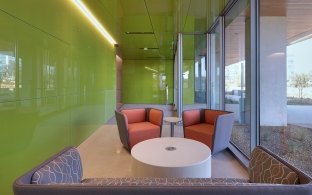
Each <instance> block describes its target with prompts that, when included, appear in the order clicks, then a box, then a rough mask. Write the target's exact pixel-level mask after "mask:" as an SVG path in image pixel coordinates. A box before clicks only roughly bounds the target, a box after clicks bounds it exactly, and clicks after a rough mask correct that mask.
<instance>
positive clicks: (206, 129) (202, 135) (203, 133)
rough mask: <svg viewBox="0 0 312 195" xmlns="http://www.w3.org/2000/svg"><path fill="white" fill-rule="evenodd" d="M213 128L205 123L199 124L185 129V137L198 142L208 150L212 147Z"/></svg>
mask: <svg viewBox="0 0 312 195" xmlns="http://www.w3.org/2000/svg"><path fill="white" fill-rule="evenodd" d="M213 134H214V126H213V125H210V124H207V123H199V124H196V125H191V126H188V127H185V137H187V138H189V139H194V140H197V141H200V142H202V143H204V144H206V145H207V146H209V147H210V148H211V147H212V145H213Z"/></svg>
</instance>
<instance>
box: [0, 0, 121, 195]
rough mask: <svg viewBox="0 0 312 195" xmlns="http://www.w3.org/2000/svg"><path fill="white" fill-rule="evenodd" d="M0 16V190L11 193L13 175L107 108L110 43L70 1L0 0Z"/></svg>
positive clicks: (99, 120)
mask: <svg viewBox="0 0 312 195" xmlns="http://www.w3.org/2000/svg"><path fill="white" fill-rule="evenodd" d="M96 2H97V3H100V1H96ZM116 2H118V1H117V0H116ZM116 2H115V3H110V4H109V5H104V4H101V7H100V8H103V10H108V9H110V7H107V6H117V3H116ZM115 9H116V8H115V7H113V8H112V10H115ZM56 13H57V14H56ZM113 14H114V12H113V11H111V12H110V14H109V15H107V17H108V16H109V17H111V15H113ZM117 18H118V17H117V16H113V17H111V18H109V20H110V21H109V26H110V27H112V29H117V27H116V26H114V25H117V23H118V22H117V21H115V20H117ZM0 23H1V25H2V26H3V28H2V29H1V31H0V124H1V127H0V129H1V131H0V158H1V161H0V167H2V169H0V175H5V177H0V194H6V195H12V194H13V193H12V183H13V181H14V179H16V178H17V177H18V176H20V175H21V174H23V173H24V172H26V171H27V170H29V169H31V168H32V167H34V166H35V165H37V164H39V163H40V162H42V161H43V160H45V159H46V158H48V157H49V156H50V155H52V154H54V153H56V152H57V151H59V150H61V149H62V148H64V147H66V146H68V145H75V146H78V145H79V144H80V143H81V142H83V141H84V140H85V139H86V138H87V137H88V136H90V134H91V133H93V132H94V131H95V130H96V129H97V128H98V127H99V126H101V125H102V124H103V123H104V122H105V121H107V120H108V119H110V118H111V117H112V116H113V114H114V109H115V105H116V89H115V88H116V83H115V82H116V76H115V75H116V73H115V72H116V68H115V48H114V46H112V45H111V44H110V43H108V42H107V41H106V40H105V39H104V38H103V37H102V36H101V35H100V34H99V33H98V31H97V30H96V29H95V28H94V27H93V26H92V25H91V23H90V22H88V21H87V20H86V19H85V18H84V16H83V15H82V14H81V13H79V12H78V10H77V8H76V7H74V6H73V5H71V1H64V0H45V1H42V0H27V1H17V0H12V1H7V0H0ZM104 26H105V25H104Z"/></svg>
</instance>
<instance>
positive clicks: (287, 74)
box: [260, 0, 312, 176]
mask: <svg viewBox="0 0 312 195" xmlns="http://www.w3.org/2000/svg"><path fill="white" fill-rule="evenodd" d="M311 13H312V4H311V2H309V1H296V2H295V3H294V2H290V1H269V0H261V1H260V144H261V145H263V146H265V147H267V148H269V149H270V150H272V151H273V152H274V153H276V154H277V155H279V156H281V157H282V158H283V159H285V160H287V161H288V162H289V163H291V164H294V165H295V166H296V167H298V168H300V169H302V170H303V171H305V172H306V173H307V174H309V175H310V176H312V167H311V162H312V147H311V141H312V121H311V116H312V85H311V84H312V65H311V61H312V55H311V50H312V30H311V29H312V14H311Z"/></svg>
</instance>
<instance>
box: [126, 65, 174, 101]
mask: <svg viewBox="0 0 312 195" xmlns="http://www.w3.org/2000/svg"><path fill="white" fill-rule="evenodd" d="M166 85H168V91H169V96H168V97H169V98H168V100H169V101H168V103H169V104H172V103H173V62H172V60H124V61H123V65H122V89H123V90H122V97H123V103H125V104H165V103H166V90H165V87H166Z"/></svg>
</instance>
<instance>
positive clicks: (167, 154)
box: [131, 137, 211, 178]
mask: <svg viewBox="0 0 312 195" xmlns="http://www.w3.org/2000/svg"><path fill="white" fill-rule="evenodd" d="M131 155H132V158H133V161H132V172H133V175H134V176H136V177H182V178H183V177H184V178H209V177H211V151H210V149H209V147H207V146H206V145H205V144H203V143H201V142H198V141H195V140H191V139H185V138H178V137H162V138H155V139H149V140H145V141H143V142H140V143H138V144H136V145H135V146H133V148H132V150H131Z"/></svg>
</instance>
